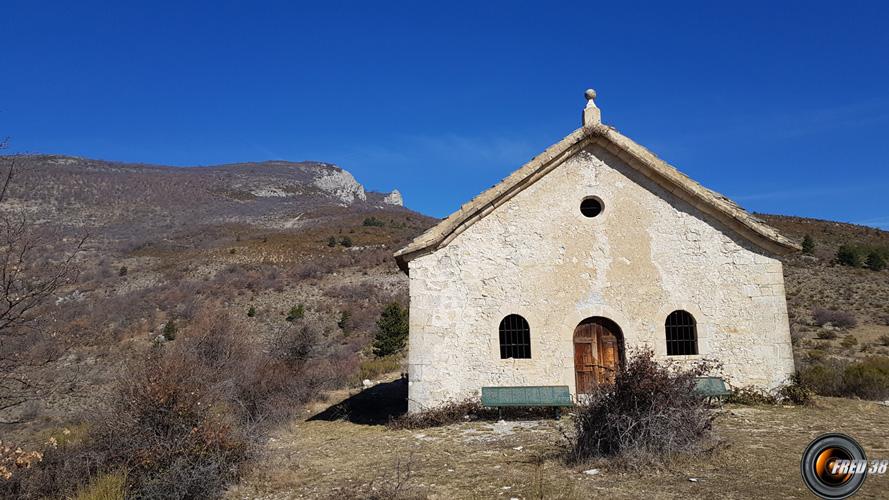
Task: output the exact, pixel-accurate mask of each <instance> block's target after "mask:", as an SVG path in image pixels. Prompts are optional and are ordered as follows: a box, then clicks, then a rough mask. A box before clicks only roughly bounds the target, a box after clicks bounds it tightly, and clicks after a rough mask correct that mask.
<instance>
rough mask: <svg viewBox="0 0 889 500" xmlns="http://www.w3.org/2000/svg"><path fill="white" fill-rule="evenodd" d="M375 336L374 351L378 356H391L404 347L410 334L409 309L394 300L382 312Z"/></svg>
mask: <svg viewBox="0 0 889 500" xmlns="http://www.w3.org/2000/svg"><path fill="white" fill-rule="evenodd" d="M377 328H378V330H377V334H376V336H375V337H374V342H373V353H374V355H376V356H377V357H383V356H390V355H392V354H395V353H397V352H399V351H401V350H402V349H404V347H405V344H407V336H408V311H407V309H405V308H403V307H401V306H400V305H398V303H397V302H392V303H391V304H389V305H387V306H386V308H385V309H383V312H382V313H380V319H378V320H377Z"/></svg>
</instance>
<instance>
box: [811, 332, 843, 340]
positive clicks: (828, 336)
mask: <svg viewBox="0 0 889 500" xmlns="http://www.w3.org/2000/svg"><path fill="white" fill-rule="evenodd" d="M815 336H816V337H818V338H819V339H821V340H833V339H835V338H837V336H838V335H837V332H836V331H834V330H821V331H820V332H818V333H817V334H815Z"/></svg>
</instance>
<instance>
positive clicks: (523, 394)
mask: <svg viewBox="0 0 889 500" xmlns="http://www.w3.org/2000/svg"><path fill="white" fill-rule="evenodd" d="M482 406H485V407H489V408H501V409H502V408H504V407H510V406H512V407H515V406H527V407H532V406H552V407H554V408H555V411H556V418H559V416H560V415H561V408H562V407H565V406H574V401H573V400H572V399H571V393H570V392H568V386H567V385H544V386H528V387H482Z"/></svg>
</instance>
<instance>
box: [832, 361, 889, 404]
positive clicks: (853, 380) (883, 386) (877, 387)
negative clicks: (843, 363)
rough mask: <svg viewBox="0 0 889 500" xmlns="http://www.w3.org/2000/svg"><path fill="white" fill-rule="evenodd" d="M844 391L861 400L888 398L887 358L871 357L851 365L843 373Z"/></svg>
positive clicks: (888, 375) (888, 365)
mask: <svg viewBox="0 0 889 500" xmlns="http://www.w3.org/2000/svg"><path fill="white" fill-rule="evenodd" d="M843 382H844V383H845V386H846V388H845V390H846V392H848V393H850V394H854V395H855V396H858V397H860V398H862V399H886V398H887V397H889V358H887V357H885V356H871V357H868V358H865V359H864V360H862V361H859V362H857V363H851V364H850V365H849V366H847V367H846V369H845V370H844V372H843Z"/></svg>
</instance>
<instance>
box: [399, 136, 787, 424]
mask: <svg viewBox="0 0 889 500" xmlns="http://www.w3.org/2000/svg"><path fill="white" fill-rule="evenodd" d="M587 196H596V197H598V198H600V199H601V200H602V203H603V205H604V211H603V212H602V213H601V214H600V215H599V216H598V217H595V218H586V217H584V216H583V215H582V214H581V213H580V210H579V206H580V202H581V200H582V199H583V198H584V197H587ZM409 266H410V299H411V302H410V330H411V334H410V346H409V349H410V351H409V360H408V362H409V375H410V390H409V392H410V394H409V398H410V402H409V408H410V410H411V411H416V410H419V409H423V408H428V407H431V406H434V405H437V404H440V403H442V402H445V401H447V400H449V399H462V398H465V397H469V396H477V395H478V394H479V391H480V388H481V387H482V386H508V385H567V386H569V387H570V388H571V392H572V394H573V393H574V385H575V383H574V356H573V352H574V350H573V349H574V347H573V339H572V336H573V332H574V328H575V326H577V324H578V323H580V322H581V321H582V320H583V319H585V318H588V317H592V316H604V317H607V318H610V319H611V320H613V321H615V322H616V323H617V324H618V325H619V326H620V327H621V329H622V332H623V335H624V338H625V344H626V346H627V348H632V347H633V346H639V345H648V346H649V347H651V348H652V349H654V351H655V353H656V354H657V355H658V356H660V357H664V358H666V357H667V356H666V343H665V334H664V320H665V319H666V317H667V315H668V314H669V313H670V312H672V311H674V310H676V309H684V310H687V311H689V312H690V313H692V314H693V315H694V317H695V319H696V320H697V324H698V351H699V353H700V354H699V355H698V356H683V357H676V356H671V357H670V358H671V359H678V360H679V361H682V362H688V361H689V360H694V359H699V358H709V359H717V360H720V361H721V362H722V363H723V364H724V370H725V373H726V375H727V376H728V377H729V380H730V382H731V383H733V384H735V385H747V384H753V385H758V386H761V387H765V388H771V387H774V386H777V385H779V384H781V383H783V382H785V381H786V380H787V378H788V377H789V376H790V374H791V373H792V372H793V358H792V352H791V346H790V333H789V328H788V321H787V307H786V301H785V296H784V277H783V274H782V269H781V262H780V261H778V260H777V259H774V258H772V257H770V256H768V255H766V254H764V253H763V252H762V251H760V250H758V249H756V248H755V247H753V246H752V245H751V244H749V243H748V242H746V240H742V239H741V238H740V237H737V236H735V235H733V234H732V233H730V232H729V231H728V230H727V229H726V228H724V227H723V226H722V225H721V224H720V223H719V222H717V221H715V220H713V219H711V218H710V217H709V216H707V215H705V214H703V213H702V212H700V211H699V210H697V209H695V208H694V207H692V206H691V205H689V204H687V203H685V202H683V201H681V200H679V199H678V198H677V197H675V196H674V195H672V194H670V193H669V192H667V191H666V190H664V189H662V188H661V187H659V186H658V185H657V184H655V183H653V182H652V181H650V180H649V179H647V178H645V177H644V176H642V175H641V174H639V173H638V172H637V171H636V170H634V169H633V168H631V167H629V166H628V165H626V164H625V163H623V162H622V161H621V160H620V159H618V158H617V157H615V156H613V155H611V154H609V153H608V152H606V151H605V150H603V149H601V148H599V147H597V146H590V147H588V148H586V149H585V150H583V151H581V152H580V153H578V154H576V155H574V156H573V157H572V158H570V159H568V160H567V161H566V162H565V163H563V164H562V165H560V166H558V167H557V168H556V169H554V170H553V171H552V172H550V173H549V174H548V175H546V176H545V177H543V178H542V179H541V180H539V181H538V182H536V183H534V184H533V185H531V186H529V187H528V188H526V189H525V190H524V191H522V192H520V193H518V194H517V195H516V196H515V197H513V198H512V199H511V200H509V201H508V202H507V203H505V204H504V205H502V206H500V207H499V208H497V209H496V210H494V211H493V212H492V213H491V214H489V215H488V216H487V217H485V218H483V219H481V220H480V221H478V222H476V223H475V224H474V225H472V226H470V227H469V228H468V229H467V230H466V231H464V232H463V233H462V234H460V235H459V236H457V237H456V238H455V239H454V240H453V241H451V243H450V244H449V245H447V246H446V247H444V248H442V249H440V250H438V251H437V252H435V253H432V254H427V255H424V256H421V257H418V258H416V259H414V260H412V261H411V262H410V264H409ZM511 313H516V314H521V315H522V316H524V317H525V318H526V319H527V320H528V323H529V324H530V327H531V354H532V357H531V359H506V360H504V359H500V355H499V339H498V325H499V323H500V320H501V319H502V318H503V317H504V316H506V315H507V314H511Z"/></svg>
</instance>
